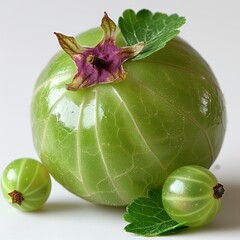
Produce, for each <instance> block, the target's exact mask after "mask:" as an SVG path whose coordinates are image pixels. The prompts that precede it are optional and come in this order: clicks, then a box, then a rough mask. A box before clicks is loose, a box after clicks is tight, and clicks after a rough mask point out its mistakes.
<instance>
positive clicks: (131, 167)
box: [31, 28, 226, 206]
mask: <svg viewBox="0 0 240 240" xmlns="http://www.w3.org/2000/svg"><path fill="white" fill-rule="evenodd" d="M102 35H103V33H102V29H100V28H96V29H93V30H90V31H87V32H85V33H83V34H80V35H79V36H78V37H77V38H76V39H77V41H78V43H79V44H81V45H83V46H95V45H96V44H97V43H98V42H99V41H100V40H101V38H102ZM117 45H118V46H124V45H125V44H124V41H123V39H122V36H121V33H118V36H117ZM124 69H125V71H126V72H127V77H126V79H125V80H123V81H120V82H116V83H109V84H97V85H94V86H92V87H89V88H84V89H81V90H79V91H69V90H67V89H66V87H65V85H66V84H68V83H70V82H71V81H72V79H73V77H74V75H75V74H76V66H75V64H74V62H73V61H72V59H71V58H70V57H69V56H68V55H67V54H66V53H64V52H63V51H61V52H60V53H58V54H57V55H56V56H55V57H54V58H53V59H52V60H51V61H50V62H49V64H48V65H47V66H46V68H45V69H44V71H43V72H42V74H41V75H40V77H39V79H38V80H37V83H36V85H35V88H34V91H33V98H32V106H31V112H32V115H31V116H32V131H33V139H34V144H35V148H36V150H37V152H38V154H39V157H40V158H41V160H42V161H43V163H44V164H45V166H46V167H47V168H48V170H49V172H50V173H51V175H52V176H53V177H54V178H55V179H56V180H57V181H58V182H59V183H60V184H62V185H63V186H64V187H65V188H66V189H68V190H69V191H71V192H72V193H74V194H76V195H78V196H80V197H81V198H84V199H86V200H89V201H91V202H93V203H98V204H104V205H114V206H123V205H127V204H129V203H130V202H132V201H133V200H134V199H136V198H137V197H139V196H142V195H145V194H146V193H147V191H148V190H149V189H151V188H157V187H160V186H161V185H162V184H163V182H164V180H165V179H166V177H167V176H168V174H169V173H171V172H172V171H173V170H174V169H176V168H178V167H180V166H183V165H190V164H195V165H200V166H203V167H206V168H208V167H210V166H211V164H212V163H213V161H214V160H215V159H216V157H217V155H218V153H219V151H220V148H221V146H222V142H223V138H224V133H225V124H226V120H225V106H224V99H223V94H222V92H221V90H220V88H219V85H218V82H217V80H216V78H215V76H214V74H213V72H212V71H211V69H210V68H209V66H208V64H207V63H206V62H205V61H204V60H203V58H202V57H201V56H200V55H199V54H198V53H197V52H196V51H195V50H194V49H193V48H192V47H191V46H189V45H188V44H187V43H186V42H185V41H183V40H182V39H180V38H175V39H174V40H172V41H170V42H169V43H168V44H167V45H166V47H164V48H163V49H161V50H159V51H158V52H156V53H154V54H152V55H150V56H149V57H147V58H145V59H142V60H139V61H126V62H125V63H124Z"/></svg>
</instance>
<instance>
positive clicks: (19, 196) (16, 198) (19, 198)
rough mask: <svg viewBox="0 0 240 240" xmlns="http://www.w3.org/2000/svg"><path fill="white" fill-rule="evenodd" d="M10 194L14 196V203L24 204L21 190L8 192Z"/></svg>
mask: <svg viewBox="0 0 240 240" xmlns="http://www.w3.org/2000/svg"><path fill="white" fill-rule="evenodd" d="M8 195H9V196H10V197H11V198H12V204H14V203H17V204H18V205H20V206H21V205H22V202H23V201H24V198H23V195H22V194H21V193H20V192H18V191H17V190H14V191H12V192H10V193H8Z"/></svg>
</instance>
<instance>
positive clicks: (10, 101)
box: [0, 0, 240, 240]
mask: <svg viewBox="0 0 240 240" xmlns="http://www.w3.org/2000/svg"><path fill="white" fill-rule="evenodd" d="M126 8H132V9H134V10H140V9H142V8H148V9H150V10H152V11H153V12H156V11H161V12H165V13H169V14H171V13H178V14H180V15H182V16H185V17H186V18H187V23H186V24H185V26H184V27H183V28H182V32H181V37H183V38H184V39H185V40H187V41H188V42H189V43H191V45H192V46H193V47H194V48H196V49H197V50H198V51H199V52H200V53H201V54H202V56H203V57H204V58H205V59H206V60H207V62H208V63H209V64H210V65H211V67H212V69H213V71H214V72H215V75H216V76H217V78H218V81H219V83H220V86H221V88H222V90H223V92H224V95H225V99H226V106H227V113H228V127H227V134H226V137H225V141H224V145H223V148H222V151H221V153H220V155H219V157H218V158H217V160H216V162H215V163H214V165H213V166H212V168H211V170H212V171H213V172H214V174H215V175H216V176H217V177H218V179H219V181H220V182H222V183H223V184H224V185H225V188H226V193H225V195H224V198H223V206H222V209H221V212H220V213H219V215H218V216H217V218H216V219H215V220H214V221H213V222H212V223H211V224H209V225H207V226H206V227H203V228H201V229H192V230H188V231H185V232H183V233H181V234H178V235H173V236H168V237H162V239H203V238H204V239H206V238H208V239H239V236H240V173H239V168H240V152H239V147H240V145H239V143H240V142H239V135H240V127H239V122H240V113H239V110H240V101H239V91H240V79H239V70H240V64H239V62H240V60H239V57H240V33H239V32H240V20H239V12H240V1H238V0H201V1H193V0H162V1H160V0H159V1H153V0H146V1H141V0H121V1H113V0H110V1H109V0H108V1H103V0H102V1H100V0H99V1H98V0H95V1H90V0H89V1H82V0H61V1H60V0H46V1H44V0H42V1H34V0H21V1H18V0H12V1H11V0H9V1H4V0H0V83H1V84H0V174H1V173H2V171H3V170H4V168H5V167H6V165H7V164H8V163H9V162H10V161H12V160H14V159H16V158H19V157H33V158H37V155H36V153H35V150H34V147H33V143H32V136H31V124H30V110H29V108H30V102H31V94H32V89H33V86H34V83H35V81H36V79H37V77H38V75H39V74H40V72H41V70H42V69H43V67H44V66H45V65H46V64H47V62H48V61H49V59H50V58H51V57H52V55H53V54H55V53H56V52H57V51H58V50H59V49H60V48H59V45H58V43H57V41H56V38H55V36H54V35H53V32H54V31H59V32H62V33H65V34H67V35H77V34H78V33H80V32H82V31H84V30H87V29H89V28H92V27H95V26H99V25H100V21H101V18H102V16H103V12H104V11H107V12H108V14H109V15H110V17H111V18H112V19H113V20H114V21H115V22H116V21H117V19H118V16H120V15H121V14H122V11H123V10H124V9H126ZM123 213H124V209H113V208H109V207H100V206H95V205H92V204H90V203H87V202H85V201H83V200H81V199H79V198H77V197H75V196H73V195H72V194H70V193H69V192H67V191H66V190H65V189H63V188H62V187H61V186H59V185H58V184H57V183H56V182H55V181H53V188H52V193H51V196H50V198H49V200H48V202H47V203H46V204H45V205H44V207H43V208H42V210H41V211H39V212H34V213H23V212H19V211H17V210H16V209H14V208H12V207H10V206H9V205H8V204H7V203H6V202H5V200H4V199H3V198H2V195H0V239H6V238H8V239H14V238H16V239H18V240H22V239H25V240H28V239H34V240H38V239H51V240H55V239H58V240H62V239H79V240H80V239H104V240H108V239H109V240H110V239H111V240H113V239H116V240H118V239H143V238H142V237H140V236H137V235H134V234H129V233H126V232H125V231H124V230H123V228H124V226H125V225H126V222H124V220H123V218H122V216H123ZM237 236H238V237H237Z"/></svg>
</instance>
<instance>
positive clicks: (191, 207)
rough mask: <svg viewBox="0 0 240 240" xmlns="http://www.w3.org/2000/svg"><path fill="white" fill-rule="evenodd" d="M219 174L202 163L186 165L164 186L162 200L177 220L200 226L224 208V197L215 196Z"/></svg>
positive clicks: (169, 178) (167, 210)
mask: <svg viewBox="0 0 240 240" xmlns="http://www.w3.org/2000/svg"><path fill="white" fill-rule="evenodd" d="M217 184H218V181H217V179H216V177H215V176H214V175H213V174H212V173H211V172H210V171H209V170H208V169H206V168H204V167H201V166H194V165H192V166H184V167H181V168H179V169H176V170H175V171H173V172H172V173H171V174H170V175H169V176H168V178H167V179H166V181H165V183H164V184H163V188H162V202H163V206H164V209H165V210H166V212H167V213H168V215H169V216H170V217H171V218H172V219H173V220H174V221H176V222H178V223H182V222H186V225H187V226H189V227H199V226H203V225H205V224H207V223H209V222H211V221H212V220H213V219H214V218H215V217H216V214H217V213H218V212H219V210H220V208H221V199H222V198H221V197H220V198H216V197H214V189H213V188H214V187H215V186H217Z"/></svg>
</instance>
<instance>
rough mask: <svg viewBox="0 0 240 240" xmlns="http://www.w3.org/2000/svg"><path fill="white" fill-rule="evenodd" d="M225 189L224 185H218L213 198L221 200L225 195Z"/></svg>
mask: <svg viewBox="0 0 240 240" xmlns="http://www.w3.org/2000/svg"><path fill="white" fill-rule="evenodd" d="M224 192H225V189H224V187H223V185H222V184H220V183H218V184H217V185H216V186H215V187H213V196H214V198H216V199H219V198H221V197H222V195H223V194H224Z"/></svg>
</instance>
